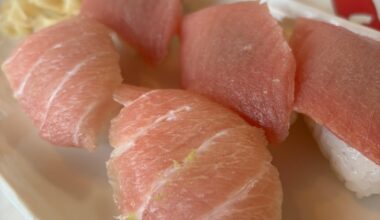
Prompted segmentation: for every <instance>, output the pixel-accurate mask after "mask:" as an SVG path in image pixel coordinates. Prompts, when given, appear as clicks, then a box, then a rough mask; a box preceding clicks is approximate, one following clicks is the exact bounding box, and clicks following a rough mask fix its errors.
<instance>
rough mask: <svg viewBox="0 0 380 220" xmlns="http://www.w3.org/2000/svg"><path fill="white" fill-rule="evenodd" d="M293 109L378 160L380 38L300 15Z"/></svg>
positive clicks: (294, 39) (295, 43)
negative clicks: (378, 39)
mask: <svg viewBox="0 0 380 220" xmlns="http://www.w3.org/2000/svg"><path fill="white" fill-rule="evenodd" d="M291 45H292V47H293V50H294V53H295V56H296V60H297V66H298V67H297V74H296V92H295V110H296V111H298V112H301V113H304V114H306V115H308V116H309V117H310V118H311V119H313V120H314V121H315V122H317V123H318V124H320V125H322V126H325V127H326V128H327V129H329V130H330V131H331V132H332V133H333V134H335V135H336V136H337V137H338V138H339V139H341V140H343V141H344V142H346V143H347V144H348V145H350V146H352V147H354V148H356V149H357V150H358V151H360V152H361V153H362V154H364V155H365V156H366V157H368V158H369V159H371V160H372V161H374V162H375V163H377V164H380V135H379V134H380V42H378V41H375V40H372V39H369V38H367V37H364V36H359V35H357V34H354V33H352V32H350V31H348V30H346V29H344V28H342V27H337V26H334V25H331V24H327V23H323V22H319V21H314V20H309V19H299V20H298V21H297V23H296V27H295V31H294V34H293V36H292V39H291Z"/></svg>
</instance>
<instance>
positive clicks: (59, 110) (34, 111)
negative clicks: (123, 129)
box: [3, 17, 122, 149]
mask: <svg viewBox="0 0 380 220" xmlns="http://www.w3.org/2000/svg"><path fill="white" fill-rule="evenodd" d="M118 60H119V55H118V53H117V51H116V49H115V47H114V45H113V43H112V40H111V38H110V36H109V31H108V29H107V28H106V27H104V26H103V25H102V24H99V23H97V22H96V21H93V20H89V19H85V18H79V17H76V18H73V19H71V20H68V21H65V22H62V23H59V24H57V25H54V26H52V27H49V28H46V29H43V30H41V31H39V32H37V33H35V34H33V35H31V36H30V37H28V38H27V39H26V40H25V41H24V42H23V43H22V44H21V45H20V46H19V47H18V48H17V49H16V50H15V52H14V53H13V55H11V57H10V58H9V59H8V60H7V61H5V63H4V65H3V70H4V72H5V74H6V76H7V78H8V80H9V82H10V84H11V87H12V89H13V91H14V94H15V96H16V98H17V99H18V100H19V102H20V104H21V106H22V107H23V109H24V110H25V112H26V113H27V114H28V115H29V117H30V118H31V119H32V121H33V122H34V124H35V126H36V127H37V128H38V129H39V133H40V135H41V136H42V137H44V138H45V139H47V140H48V141H50V142H51V143H53V144H56V145H62V146H71V147H84V148H87V149H93V148H94V147H95V146H96V143H97V138H98V135H99V132H100V130H101V128H102V126H103V125H104V123H106V120H107V118H108V117H110V114H111V113H112V112H114V111H115V110H116V109H117V105H116V104H115V103H113V100H112V93H113V90H114V89H115V88H116V87H118V85H119V84H120V83H121V81H122V79H121V75H120V67H119V65H118Z"/></svg>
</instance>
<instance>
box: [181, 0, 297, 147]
mask: <svg viewBox="0 0 380 220" xmlns="http://www.w3.org/2000/svg"><path fill="white" fill-rule="evenodd" d="M181 41H182V46H181V53H182V54H181V62H182V74H183V75H182V82H183V86H184V87H185V88H187V89H190V90H192V91H196V92H198V93H201V94H204V95H206V96H208V97H210V98H212V99H214V100H216V101H218V102H220V103H222V104H224V105H226V106H228V107H230V108H232V109H233V110H235V111H237V112H238V113H240V114H241V115H242V116H243V117H244V118H246V119H247V120H248V121H249V122H250V123H252V124H253V125H257V126H260V127H262V128H264V129H265V132H266V135H267V137H268V138H269V140H270V141H271V142H279V141H282V140H284V139H285V138H286V136H287V135H288V129H289V121H290V115H291V112H292V108H293V95H294V94H293V93H294V72H295V61H294V57H293V55H292V52H291V50H290V48H289V46H288V44H287V42H286V40H285V38H284V36H283V32H282V29H281V28H280V26H279V25H278V24H277V22H276V20H274V18H273V17H272V16H271V15H270V14H269V11H268V8H267V6H266V5H265V4H260V3H258V2H242V3H235V4H229V5H218V6H212V7H210V8H206V9H203V10H200V11H198V12H195V13H193V14H190V15H188V16H186V17H185V18H184V22H183V24H182V31H181Z"/></svg>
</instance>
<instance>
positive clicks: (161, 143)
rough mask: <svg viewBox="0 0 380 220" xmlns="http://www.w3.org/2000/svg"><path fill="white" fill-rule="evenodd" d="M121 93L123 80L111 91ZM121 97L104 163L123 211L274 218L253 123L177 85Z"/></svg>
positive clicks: (150, 215) (275, 192)
mask: <svg viewBox="0 0 380 220" xmlns="http://www.w3.org/2000/svg"><path fill="white" fill-rule="evenodd" d="M132 92H133V91H132ZM124 95H125V96H126V97H130V94H129V91H128V89H127V88H125V89H118V90H117V92H116V94H115V96H116V97H119V98H118V100H120V97H121V96H124ZM123 103H124V105H125V107H124V108H123V109H122V111H121V112H120V114H119V115H118V117H117V118H115V119H113V121H112V124H111V130H110V141H111V144H112V145H113V147H115V149H114V151H113V152H112V154H111V159H110V160H109V162H108V165H107V167H108V173H109V176H110V179H111V183H112V185H113V188H114V191H115V192H114V193H115V194H114V198H115V199H116V203H117V206H118V208H119V209H120V211H121V212H122V216H123V217H127V216H129V217H132V216H134V217H136V218H137V219H141V218H142V219H202V218H203V219H261V220H265V219H268V220H269V219H273V220H274V219H281V202H282V189H281V184H280V180H279V177H278V173H277V170H276V169H275V168H274V167H273V166H272V165H271V156H270V154H269V152H268V150H267V149H266V147H265V146H266V144H267V142H266V139H265V136H264V132H263V131H262V130H261V129H258V128H255V127H251V126H249V125H248V124H247V123H246V122H245V121H244V120H243V119H241V118H240V117H239V116H238V115H236V114H235V113H233V112H231V111H230V110H228V109H226V108H224V107H222V106H219V105H218V104H216V103H214V102H211V101H209V100H207V99H206V98H203V97H201V96H199V95H196V94H193V93H191V92H186V91H181V90H152V91H149V92H147V93H144V94H142V95H140V96H138V98H136V99H134V100H132V99H131V101H126V102H123Z"/></svg>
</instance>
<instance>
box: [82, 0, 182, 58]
mask: <svg viewBox="0 0 380 220" xmlns="http://www.w3.org/2000/svg"><path fill="white" fill-rule="evenodd" d="M81 14H83V15H86V16H89V17H91V18H95V19H97V20H98V21H100V22H102V23H104V24H105V25H107V26H109V27H111V28H112V29H114V30H115V31H116V32H117V33H118V34H119V35H120V36H121V37H122V38H123V39H124V40H125V41H127V42H128V43H129V44H131V45H132V46H133V47H135V48H136V49H138V50H139V51H140V52H141V53H142V54H143V55H144V57H146V58H147V59H148V60H150V61H151V62H153V63H157V62H159V61H161V60H162V59H163V58H164V57H165V56H166V54H167V52H168V47H169V44H170V40H171V39H172V38H173V36H174V35H175V34H176V33H177V31H178V27H179V24H180V21H181V14H182V9H181V1H180V0H138V1H136V0H84V1H83V3H82V9H81Z"/></svg>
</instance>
